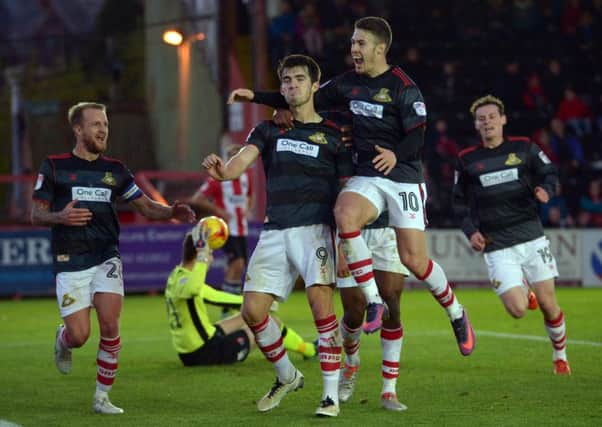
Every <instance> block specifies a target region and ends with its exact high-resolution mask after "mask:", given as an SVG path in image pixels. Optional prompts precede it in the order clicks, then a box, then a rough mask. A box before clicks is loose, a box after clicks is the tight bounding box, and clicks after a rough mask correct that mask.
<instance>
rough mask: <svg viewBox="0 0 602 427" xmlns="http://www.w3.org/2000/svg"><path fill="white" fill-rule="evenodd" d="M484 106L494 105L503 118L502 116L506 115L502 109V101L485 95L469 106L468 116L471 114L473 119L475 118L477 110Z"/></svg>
mask: <svg viewBox="0 0 602 427" xmlns="http://www.w3.org/2000/svg"><path fill="white" fill-rule="evenodd" d="M484 105H495V106H496V107H497V108H498V110H500V115H501V116H503V115H504V114H506V113H505V112H504V111H505V108H504V103H503V102H502V100H501V99H500V98H497V97H495V96H493V95H485V96H482V97H480V98H478V99H477V100H475V101H474V102H473V103H472V105H471V106H470V109H469V111H470V114H472V117H473V118H476V117H477V116H476V114H477V110H478V109H479V108H481V107H482V106H484Z"/></svg>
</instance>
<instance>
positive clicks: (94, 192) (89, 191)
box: [71, 187, 111, 203]
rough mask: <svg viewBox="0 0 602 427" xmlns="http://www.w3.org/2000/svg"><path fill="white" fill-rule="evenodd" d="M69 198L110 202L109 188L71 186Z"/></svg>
mask: <svg viewBox="0 0 602 427" xmlns="http://www.w3.org/2000/svg"><path fill="white" fill-rule="evenodd" d="M71 198H72V199H73V200H81V201H82V202H104V203H111V189H110V188H95V187H73V188H71Z"/></svg>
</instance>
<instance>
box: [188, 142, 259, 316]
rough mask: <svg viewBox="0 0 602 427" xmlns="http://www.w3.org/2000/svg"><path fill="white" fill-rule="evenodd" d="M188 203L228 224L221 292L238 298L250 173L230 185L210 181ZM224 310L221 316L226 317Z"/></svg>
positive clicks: (244, 262)
mask: <svg viewBox="0 0 602 427" xmlns="http://www.w3.org/2000/svg"><path fill="white" fill-rule="evenodd" d="M240 149H241V146H240V145H238V144H230V145H229V146H228V147H227V149H226V153H227V155H228V159H230V158H232V156H234V155H235V154H236V153H238V151H239V150H240ZM190 203H191V204H193V205H197V206H199V207H201V208H202V209H204V210H206V211H208V212H210V213H211V214H213V215H216V216H219V217H220V218H223V219H224V220H225V221H226V222H227V223H228V228H229V230H230V237H229V238H228V241H227V242H226V245H225V246H224V248H223V251H224V252H225V253H226V256H227V258H228V265H227V267H226V272H225V275H224V283H223V285H222V290H224V291H226V292H230V293H231V294H235V295H240V294H241V292H242V274H243V272H244V270H245V267H246V266H247V235H248V233H249V224H248V221H247V215H248V212H249V211H250V209H251V206H252V205H253V186H252V179H251V176H250V173H249V171H246V172H245V173H243V174H242V175H241V176H240V177H239V178H236V179H234V180H232V181H217V180H215V179H213V178H211V177H209V178H208V179H207V181H206V182H205V183H204V184H203V185H202V186H201V188H199V190H198V191H197V192H196V193H195V194H194V196H192V198H191V199H190ZM227 312H228V309H227V308H226V307H224V311H223V313H222V315H225V314H227Z"/></svg>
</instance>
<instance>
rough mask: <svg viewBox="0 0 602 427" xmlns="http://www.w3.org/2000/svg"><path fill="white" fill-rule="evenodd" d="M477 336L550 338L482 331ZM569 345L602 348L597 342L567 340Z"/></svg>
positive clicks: (527, 339)
mask: <svg viewBox="0 0 602 427" xmlns="http://www.w3.org/2000/svg"><path fill="white" fill-rule="evenodd" d="M475 335H477V336H478V335H484V336H488V337H495V338H506V339H512V340H526V341H545V342H548V341H549V338H548V337H542V336H537V335H520V334H507V333H504V332H493V331H481V330H477V331H475ZM567 344H573V345H575V344H576V345H588V346H591V347H602V342H596V341H584V340H571V339H569V340H567Z"/></svg>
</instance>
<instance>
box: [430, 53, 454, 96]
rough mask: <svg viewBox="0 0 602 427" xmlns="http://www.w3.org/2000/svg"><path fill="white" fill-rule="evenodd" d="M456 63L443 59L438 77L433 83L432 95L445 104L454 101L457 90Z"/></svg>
mask: <svg viewBox="0 0 602 427" xmlns="http://www.w3.org/2000/svg"><path fill="white" fill-rule="evenodd" d="M456 69H457V64H456V63H455V62H452V61H445V62H444V63H443V65H442V67H441V74H440V78H439V79H438V80H437V82H436V83H434V84H433V95H435V97H436V98H437V100H438V101H439V102H441V103H442V104H444V105H445V106H452V105H454V102H456V99H457V97H456V94H457V91H458V85H459V82H458V74H457V73H456Z"/></svg>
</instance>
